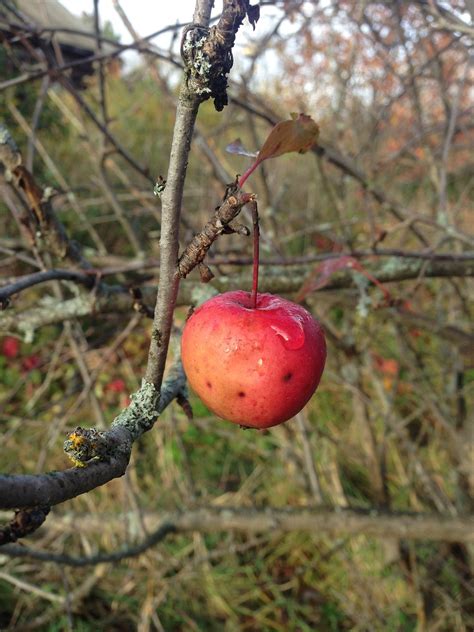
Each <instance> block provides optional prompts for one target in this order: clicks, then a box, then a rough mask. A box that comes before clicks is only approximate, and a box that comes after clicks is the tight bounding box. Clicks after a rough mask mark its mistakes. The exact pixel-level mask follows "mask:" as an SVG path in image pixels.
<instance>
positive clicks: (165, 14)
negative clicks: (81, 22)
mask: <svg viewBox="0 0 474 632" xmlns="http://www.w3.org/2000/svg"><path fill="white" fill-rule="evenodd" d="M60 1H61V4H63V5H64V6H65V7H66V8H67V9H68V10H69V11H70V12H71V13H75V14H76V15H81V13H82V12H83V11H85V12H86V13H94V2H93V0H60ZM194 4H195V0H174V1H170V0H120V6H121V7H122V9H123V10H124V11H125V13H126V15H127V16H128V18H129V20H130V22H131V23H132V24H133V26H134V27H135V29H136V30H137V31H138V33H139V34H140V35H142V36H144V35H148V34H149V33H152V32H154V31H158V30H159V29H160V28H162V27H163V26H167V25H168V24H174V23H175V22H176V21H179V22H190V21H191V20H192V16H193V11H194ZM99 12H100V16H101V20H102V21H105V20H109V21H110V22H111V23H112V25H113V27H114V31H115V32H116V33H119V34H120V35H121V36H122V37H121V41H122V43H124V44H126V43H127V42H129V41H131V38H130V36H129V35H128V32H127V29H126V28H125V27H124V26H123V24H122V21H121V19H120V18H119V16H118V14H117V12H116V11H115V9H114V6H113V2H112V0H100V2H99Z"/></svg>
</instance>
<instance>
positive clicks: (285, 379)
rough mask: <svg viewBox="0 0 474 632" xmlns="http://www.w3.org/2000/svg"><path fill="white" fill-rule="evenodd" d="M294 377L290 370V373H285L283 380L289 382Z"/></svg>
mask: <svg viewBox="0 0 474 632" xmlns="http://www.w3.org/2000/svg"><path fill="white" fill-rule="evenodd" d="M292 377H293V373H292V372H291V371H288V373H285V375H284V376H283V382H289V381H290V380H291V378H292Z"/></svg>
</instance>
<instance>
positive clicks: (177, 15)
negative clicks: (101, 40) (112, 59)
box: [60, 0, 280, 79]
mask: <svg viewBox="0 0 474 632" xmlns="http://www.w3.org/2000/svg"><path fill="white" fill-rule="evenodd" d="M60 2H61V3H62V4H63V5H64V6H65V7H66V8H67V9H68V10H69V11H70V12H71V13H74V14H76V15H81V14H82V13H83V12H86V13H88V14H93V13H94V0H60ZM119 2H120V6H121V7H122V9H123V11H124V12H125V14H126V15H127V17H128V19H129V20H130V22H131V23H132V25H133V27H134V29H135V30H136V31H137V32H138V34H139V35H140V36H142V37H145V36H147V35H149V34H151V33H154V32H156V31H158V30H160V29H162V28H164V27H165V26H169V25H171V24H175V23H176V22H179V23H188V22H191V21H192V17H193V12H194V7H195V0H119ZM253 4H256V2H255V1H254V2H253ZM221 9H222V2H215V9H214V10H213V13H212V15H219V13H220V11H221ZM99 14H100V20H101V23H102V24H104V22H105V21H109V22H110V23H111V24H112V27H113V30H114V32H115V33H117V34H118V35H119V36H120V42H121V43H122V44H128V43H132V41H133V40H132V37H131V36H130V34H129V33H128V31H127V29H126V27H125V26H124V24H123V22H122V20H121V18H120V16H119V15H118V13H117V11H116V10H115V9H114V4H113V0H100V1H99ZM279 15H280V12H279V11H276V10H275V9H274V8H272V7H265V8H264V9H263V10H262V12H261V17H260V20H259V22H258V25H257V29H256V31H255V32H254V31H253V30H252V29H251V28H250V27H249V24H248V22H247V20H245V22H244V26H245V28H241V29H240V30H239V32H238V33H237V38H236V48H235V50H236V51H237V53H238V54H237V55H236V58H237V59H238V60H239V61H240V62H241V63H244V64H245V53H246V51H247V50H249V48H248V47H249V45H250V48H251V41H252V39H254V38H255V39H258V38H260V37H262V36H263V35H264V34H265V32H267V31H268V30H270V29H272V28H273V25H274V24H275V20H276V19H277V16H279ZM170 41H171V34H170V33H166V34H163V35H161V36H159V37H157V38H154V39H153V40H152V43H153V44H154V45H155V46H157V47H158V48H160V49H165V50H167V49H168V47H169V44H170ZM178 44H179V42H177V43H176V47H177V46H178ZM175 52H178V50H177V48H175ZM121 58H122V59H123V61H124V63H125V67H126V68H127V67H128V68H132V67H133V66H135V64H138V63H140V60H141V58H140V55H139V54H138V53H136V52H135V51H128V52H126V53H124V54H123V55H122V56H121ZM238 65H239V64H237V63H236V66H238ZM276 66H277V64H276V60H275V59H274V57H273V55H272V54H271V52H270V54H267V55H265V58H264V57H262V58H261V59H260V62H259V66H258V68H257V75H259V74H261V75H262V79H263V78H264V77H269V76H270V75H271V74H272V72H274V71H275V68H276ZM257 75H256V76H257Z"/></svg>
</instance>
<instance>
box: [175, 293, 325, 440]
mask: <svg viewBox="0 0 474 632" xmlns="http://www.w3.org/2000/svg"><path fill="white" fill-rule="evenodd" d="M255 304H256V307H253V302H252V295H251V294H250V293H249V292H244V291H235V292H226V293H224V294H218V295H217V296H215V297H213V298H211V299H210V300H208V301H206V302H205V303H203V304H202V305H201V306H200V307H198V308H197V309H196V310H195V311H194V313H193V314H192V315H191V316H190V318H189V319H188V320H187V322H186V325H185V327H184V331H183V337H182V347H181V356H182V361H183V366H184V370H185V373H186V376H187V378H188V381H189V383H190V385H191V387H192V388H193V390H194V391H195V392H196V393H197V394H198V395H199V397H200V398H201V399H202V401H203V402H204V403H205V404H206V406H207V407H208V408H209V409H210V410H211V411H213V412H214V413H215V414H216V415H217V416H219V417H222V418H223V419H227V420H229V421H232V422H234V423H237V424H240V425H242V426H247V427H252V428H269V427H271V426H276V425H277V424H280V423H282V422H284V421H287V420H288V419H290V418H291V417H293V416H294V415H296V413H298V412H299V411H300V410H301V409H302V408H303V406H304V405H305V404H306V403H307V402H308V400H309V399H310V397H311V396H312V394H313V393H314V391H315V390H316V388H317V386H318V384H319V380H320V379H321V375H322V372H323V369H324V363H325V360H326V342H325V339H324V333H323V330H322V328H321V326H320V324H319V323H318V322H317V321H316V320H315V319H314V318H313V317H312V316H311V314H310V313H309V312H308V311H306V310H305V309H304V308H303V307H301V306H300V305H297V304H296V303H293V302H291V301H288V300H286V299H284V298H281V297H280V296H275V295H272V294H261V293H258V294H257V296H256V303H255Z"/></svg>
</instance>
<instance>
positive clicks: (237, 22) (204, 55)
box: [181, 0, 260, 112]
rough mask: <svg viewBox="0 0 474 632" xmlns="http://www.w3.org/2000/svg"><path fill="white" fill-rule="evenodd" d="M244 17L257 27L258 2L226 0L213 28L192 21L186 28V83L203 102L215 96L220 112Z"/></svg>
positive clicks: (183, 56)
mask: <svg viewBox="0 0 474 632" xmlns="http://www.w3.org/2000/svg"><path fill="white" fill-rule="evenodd" d="M245 16H247V17H248V19H249V22H250V23H251V24H252V26H253V27H254V28H255V24H256V22H257V20H258V18H259V16H260V8H259V6H258V5H255V6H251V5H250V2H249V0H224V6H223V9H222V15H221V17H220V19H219V21H218V23H217V24H216V25H215V26H213V27H211V28H210V29H208V28H205V27H203V26H201V25H198V24H190V25H189V26H188V27H187V28H186V29H185V31H184V34H183V40H182V44H181V56H182V58H183V61H184V64H185V74H186V84H187V86H188V88H189V90H190V92H191V93H192V94H195V95H199V96H200V97H201V100H202V101H205V100H207V99H209V98H212V99H214V106H215V108H216V110H217V111H218V112H220V111H221V110H223V109H224V106H226V105H227V103H228V99H227V76H228V74H229V72H230V70H231V68H232V65H233V63H234V58H233V56H232V48H233V46H234V43H235V36H236V34H237V31H238V30H239V28H240V26H241V24H242V22H243V20H244V18H245Z"/></svg>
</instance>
